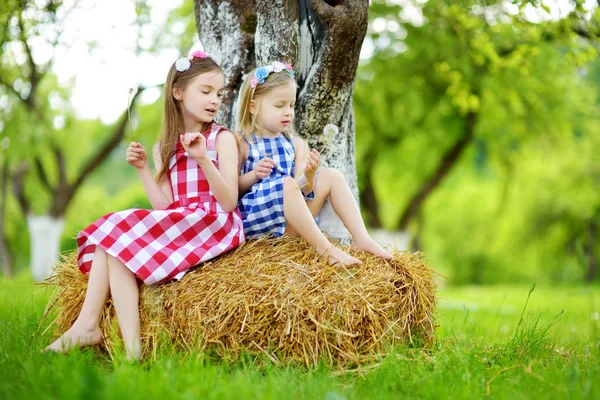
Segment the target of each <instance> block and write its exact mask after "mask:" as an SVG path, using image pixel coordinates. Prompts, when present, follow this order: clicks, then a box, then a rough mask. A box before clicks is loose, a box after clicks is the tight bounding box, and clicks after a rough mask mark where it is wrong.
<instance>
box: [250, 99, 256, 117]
mask: <svg viewBox="0 0 600 400" xmlns="http://www.w3.org/2000/svg"><path fill="white" fill-rule="evenodd" d="M254 113H256V102H255V101H254V100H250V114H252V115H254Z"/></svg>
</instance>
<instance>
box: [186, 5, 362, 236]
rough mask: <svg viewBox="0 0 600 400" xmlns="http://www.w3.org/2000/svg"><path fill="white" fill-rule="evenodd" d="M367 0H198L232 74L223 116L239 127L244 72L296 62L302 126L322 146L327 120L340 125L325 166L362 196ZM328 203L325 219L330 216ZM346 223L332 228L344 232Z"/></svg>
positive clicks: (207, 43)
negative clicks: (358, 128)
mask: <svg viewBox="0 0 600 400" xmlns="http://www.w3.org/2000/svg"><path fill="white" fill-rule="evenodd" d="M368 7H369V3H368V1H367V0H337V1H323V0H310V1H309V0H298V1H293V0H277V1H265V0H225V1H220V0H194V8H195V12H196V23H197V26H198V34H199V36H200V41H201V42H202V44H203V46H204V50H205V51H206V52H207V53H209V54H211V55H212V56H213V57H214V58H215V60H216V61H218V62H219V63H220V65H221V66H222V67H223V69H224V71H225V75H226V88H227V89H228V90H227V93H226V96H225V98H224V102H223V105H222V106H221V109H220V110H219V114H218V115H217V120H218V121H220V122H221V123H222V124H224V125H226V126H229V127H231V128H232V129H234V130H235V129H236V126H235V123H234V119H235V115H234V110H235V106H236V104H235V98H236V97H237V94H238V89H239V87H240V85H241V83H242V75H243V74H244V73H246V72H248V71H250V70H251V69H252V68H254V67H255V66H256V65H264V64H268V63H271V62H273V61H277V60H279V61H283V62H292V63H293V64H294V66H295V67H294V69H295V71H296V82H297V84H298V101H297V103H296V121H295V125H296V128H297V131H298V132H299V134H300V135H301V136H302V137H304V138H305V139H307V140H308V143H309V144H310V145H311V147H315V148H317V149H321V148H322V147H323V145H324V144H325V143H324V137H323V136H322V132H323V128H324V127H325V125H327V124H335V125H336V126H337V127H338V128H339V133H338V134H337V135H336V136H335V137H333V138H332V139H331V141H330V142H329V143H328V144H327V147H326V148H325V149H324V150H323V152H322V158H321V160H322V166H324V167H333V168H336V169H338V170H339V171H340V172H341V173H342V174H343V175H344V176H345V177H346V179H347V181H348V184H349V186H350V188H351V190H352V191H353V193H354V195H355V196H356V197H358V189H357V179H356V162H355V155H354V133H355V132H354V129H355V127H354V113H353V108H352V96H353V87H354V81H355V78H356V69H357V66H358V58H359V54H360V48H361V45H362V42H363V40H364V37H365V34H366V32H367V23H368ZM327 210H331V208H330V207H329V206H326V207H325V211H324V213H325V214H326V215H322V217H323V218H322V219H325V220H328V221H329V220H331V217H332V216H330V215H327V214H328V212H327ZM329 212H331V211H329ZM340 224H341V222H340V221H339V220H337V221H336V222H335V223H334V225H335V226H333V225H332V228H331V229H332V230H334V231H336V232H341V230H340V229H339V228H340V227H339V225H340ZM322 228H323V227H322ZM325 230H327V229H325ZM334 236H335V235H334Z"/></svg>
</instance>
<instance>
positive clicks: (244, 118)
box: [237, 69, 296, 141]
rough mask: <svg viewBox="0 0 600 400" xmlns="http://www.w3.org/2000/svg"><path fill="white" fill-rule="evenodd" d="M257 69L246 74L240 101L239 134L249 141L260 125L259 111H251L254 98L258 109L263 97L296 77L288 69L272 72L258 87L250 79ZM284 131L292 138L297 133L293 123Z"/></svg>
mask: <svg viewBox="0 0 600 400" xmlns="http://www.w3.org/2000/svg"><path fill="white" fill-rule="evenodd" d="M255 71H256V69H254V70H252V71H250V72H249V73H248V74H246V77H245V78H244V83H243V84H242V88H241V90H240V97H239V101H238V103H239V112H238V116H237V122H238V128H239V132H238V135H240V136H243V137H245V138H246V139H247V140H249V141H252V134H253V133H254V132H255V131H256V128H257V127H258V125H257V124H256V116H257V114H258V112H255V113H254V115H252V113H251V112H250V108H251V105H252V100H254V102H255V108H254V109H255V110H258V109H259V108H260V102H261V97H263V96H265V95H267V94H269V93H270V92H272V91H273V90H274V89H277V88H278V87H281V86H284V85H287V84H289V83H290V82H295V81H294V78H292V77H291V76H290V74H289V73H287V72H286V71H281V72H272V73H270V74H269V76H268V77H267V78H266V79H265V82H264V83H261V84H259V85H257V86H256V88H253V87H252V85H251V83H250V80H251V79H252V77H253V76H254V72H255ZM282 133H283V134H284V135H285V136H286V137H287V138H288V139H290V140H291V139H292V137H293V136H294V135H295V134H296V132H295V131H294V127H293V126H292V124H290V125H289V126H288V127H287V128H286V129H285V130H284V131H283V132H282Z"/></svg>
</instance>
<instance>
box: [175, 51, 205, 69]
mask: <svg viewBox="0 0 600 400" xmlns="http://www.w3.org/2000/svg"><path fill="white" fill-rule="evenodd" d="M208 57H209V55H208V54H206V53H205V52H203V51H200V50H197V51H194V52H193V53H190V54H189V55H188V56H187V57H181V58H180V59H179V60H177V61H175V69H176V70H177V74H179V73H180V72H184V71H187V70H188V69H190V67H191V66H192V61H194V60H195V59H196V58H208Z"/></svg>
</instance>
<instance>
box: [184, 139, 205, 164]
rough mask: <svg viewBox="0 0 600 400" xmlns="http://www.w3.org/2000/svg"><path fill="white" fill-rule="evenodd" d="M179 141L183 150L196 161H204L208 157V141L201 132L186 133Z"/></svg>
mask: <svg viewBox="0 0 600 400" xmlns="http://www.w3.org/2000/svg"><path fill="white" fill-rule="evenodd" d="M179 140H180V141H181V144H182V145H183V148H184V149H185V151H186V152H187V153H188V156H190V157H192V158H193V159H194V160H196V161H201V160H204V159H206V158H207V157H208V153H207V151H206V139H205V138H204V135H202V134H201V133H200V132H186V133H185V134H183V135H179Z"/></svg>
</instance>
